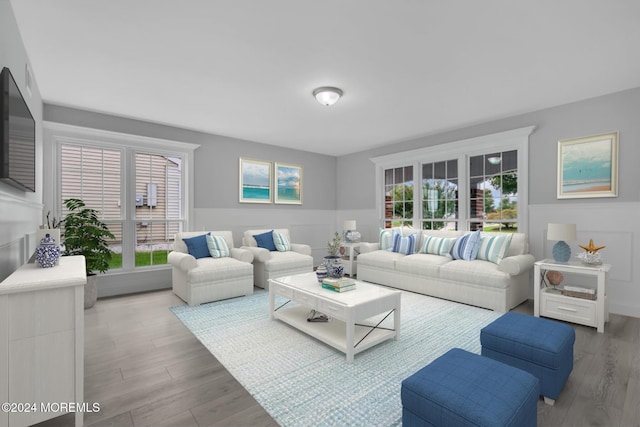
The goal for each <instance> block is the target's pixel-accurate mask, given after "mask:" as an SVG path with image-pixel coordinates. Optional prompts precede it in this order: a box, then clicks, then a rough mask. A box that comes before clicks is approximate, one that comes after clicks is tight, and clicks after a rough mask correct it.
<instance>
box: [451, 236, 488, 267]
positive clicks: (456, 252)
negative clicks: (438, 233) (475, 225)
mask: <svg viewBox="0 0 640 427" xmlns="http://www.w3.org/2000/svg"><path fill="white" fill-rule="evenodd" d="M481 240H482V236H481V235H480V230H478V231H474V232H473V233H467V234H465V235H464V236H462V237H460V238H459V239H458V240H456V243H455V244H454V245H453V249H451V256H452V257H453V259H464V260H466V261H472V260H474V259H476V256H478V250H479V249H480V243H481Z"/></svg>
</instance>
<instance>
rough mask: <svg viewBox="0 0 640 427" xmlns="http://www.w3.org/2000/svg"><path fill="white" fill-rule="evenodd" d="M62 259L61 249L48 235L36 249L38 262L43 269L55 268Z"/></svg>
mask: <svg viewBox="0 0 640 427" xmlns="http://www.w3.org/2000/svg"><path fill="white" fill-rule="evenodd" d="M58 258H60V247H59V246H58V243H57V242H56V239H54V238H53V237H51V235H50V234H47V235H46V236H45V237H44V238H42V239H41V240H40V246H38V247H37V248H36V261H38V264H40V267H42V268H49V267H54V266H55V265H56V263H57V262H58Z"/></svg>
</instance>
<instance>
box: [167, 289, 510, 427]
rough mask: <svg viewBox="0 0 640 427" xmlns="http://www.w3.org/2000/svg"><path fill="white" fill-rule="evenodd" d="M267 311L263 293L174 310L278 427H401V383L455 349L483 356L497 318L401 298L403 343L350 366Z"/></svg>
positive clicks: (366, 354) (463, 308) (381, 346)
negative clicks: (487, 332) (486, 333)
mask: <svg viewBox="0 0 640 427" xmlns="http://www.w3.org/2000/svg"><path fill="white" fill-rule="evenodd" d="M279 300H280V302H284V301H286V300H284V299H279ZM276 302H278V301H276ZM277 305H278V304H276V306H277ZM268 307H269V303H268V292H266V291H258V292H256V293H254V294H253V295H251V296H248V297H241V298H234V299H230V300H225V301H219V302H215V303H210V304H204V305H200V306H197V307H188V306H180V307H173V308H171V310H172V311H173V312H174V313H175V315H176V316H177V317H178V318H179V319H180V320H181V321H182V322H183V323H184V324H185V325H186V326H187V328H189V330H190V331H191V332H192V333H193V334H194V335H195V336H196V337H197V338H198V339H199V340H200V341H201V342H202V343H203V344H204V345H205V346H206V347H207V349H209V351H210V352H211V353H212V354H213V355H215V356H216V357H217V358H218V360H219V361H220V362H221V363H222V364H223V365H224V366H225V367H226V368H227V369H228V370H229V372H230V373H231V374H232V375H233V376H234V377H235V378H236V379H237V380H238V381H239V382H240V383H241V384H242V385H243V386H244V387H245V388H246V389H247V390H248V391H249V393H251V395H253V396H254V398H255V399H256V400H257V401H258V402H259V403H260V405H262V406H263V407H264V409H265V410H266V411H267V412H268V413H269V414H270V415H271V416H272V417H273V418H274V420H275V421H276V422H278V424H280V425H282V426H365V425H366V426H395V425H401V423H402V404H401V401H400V385H401V382H402V380H403V379H405V378H407V377H408V376H410V375H411V374H413V373H414V372H416V371H418V370H419V369H421V368H422V367H424V366H425V365H427V364H428V363H429V362H431V361H432V360H434V359H435V358H437V357H438V356H440V355H442V354H443V353H445V352H446V351H447V350H449V349H451V348H453V347H459V348H463V349H465V350H468V351H471V352H474V353H480V329H482V328H483V327H484V326H486V325H488V324H489V323H491V322H492V321H493V320H495V319H497V318H498V317H500V315H501V313H497V312H494V311H490V310H485V309H481V308H477V307H471V306H468V305H463V304H457V303H454V302H450V301H445V300H441V299H437V298H431V297H428V296H424V295H419V294H414V293H411V292H404V291H403V292H402V306H401V307H402V308H401V319H402V320H401V330H400V339H399V340H397V341H394V340H390V341H386V342H384V343H382V344H379V345H377V346H375V347H372V348H370V349H368V350H366V351H364V352H362V353H360V354H357V355H356V356H355V360H354V363H353V364H349V363H347V362H346V358H345V355H344V353H341V352H339V351H337V350H335V349H333V348H332V347H329V346H327V345H325V344H323V343H322V342H320V341H317V340H315V339H314V338H311V337H310V336H308V335H306V334H304V333H302V332H299V331H298V330H296V329H294V328H292V327H290V326H288V325H286V324H285V323H282V322H280V321H279V320H269V313H268V311H269V308H268ZM390 317H393V316H390Z"/></svg>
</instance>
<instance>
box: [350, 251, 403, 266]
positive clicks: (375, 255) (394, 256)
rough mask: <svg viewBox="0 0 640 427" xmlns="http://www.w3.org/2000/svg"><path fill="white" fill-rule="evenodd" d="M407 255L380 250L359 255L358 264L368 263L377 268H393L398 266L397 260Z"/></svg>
mask: <svg viewBox="0 0 640 427" xmlns="http://www.w3.org/2000/svg"><path fill="white" fill-rule="evenodd" d="M405 256H406V255H403V254H400V253H397V252H389V251H384V250H378V251H373V252H367V253H366V254H360V255H358V265H359V266H361V265H368V266H371V267H376V268H384V269H389V270H393V269H394V268H395V266H396V260H398V259H401V258H404V257H405Z"/></svg>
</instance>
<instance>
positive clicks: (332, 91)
mask: <svg viewBox="0 0 640 427" xmlns="http://www.w3.org/2000/svg"><path fill="white" fill-rule="evenodd" d="M342 94H343V92H342V90H341V89H338V88H337V87H331V86H323V87H319V88H317V89H316V90H314V91H313V96H315V97H316V100H317V101H318V102H319V103H320V104H322V105H326V106H329V105H333V104H335V103H336V102H338V99H340V97H341V96H342Z"/></svg>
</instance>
